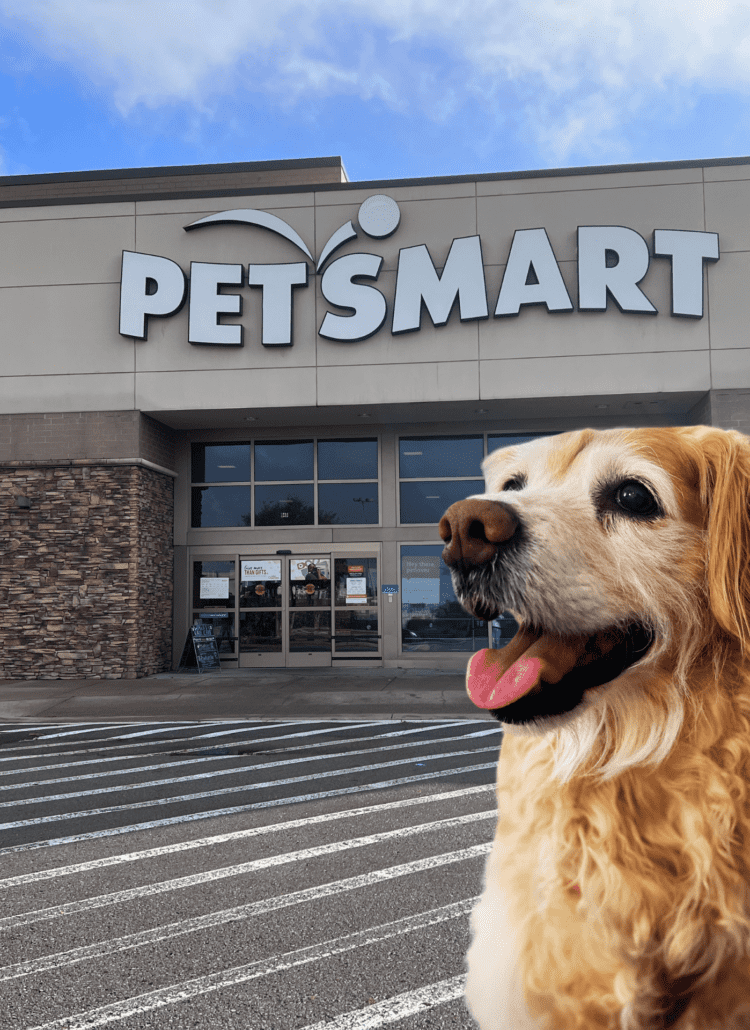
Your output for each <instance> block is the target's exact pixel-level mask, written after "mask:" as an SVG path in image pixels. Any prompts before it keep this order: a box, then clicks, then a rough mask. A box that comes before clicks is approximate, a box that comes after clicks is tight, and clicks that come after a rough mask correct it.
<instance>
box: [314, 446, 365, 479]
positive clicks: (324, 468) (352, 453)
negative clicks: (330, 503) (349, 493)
mask: <svg viewBox="0 0 750 1030" xmlns="http://www.w3.org/2000/svg"><path fill="white" fill-rule="evenodd" d="M300 478H302V477H300ZM377 478H378V441H377V440H318V479H377Z"/></svg>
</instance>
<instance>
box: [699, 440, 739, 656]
mask: <svg viewBox="0 0 750 1030" xmlns="http://www.w3.org/2000/svg"><path fill="white" fill-rule="evenodd" d="M691 430H692V431H688V432H689V433H690V436H691V437H692V439H693V442H694V443H696V444H697V445H698V447H697V452H698V453H695V454H694V457H695V459H696V461H697V464H698V469H699V476H700V493H701V502H702V503H703V505H704V508H707V510H708V526H707V528H708V565H707V570H706V577H707V585H708V599H709V604H710V607H711V611H712V613H713V615H714V618H715V619H716V621H717V622H718V624H719V625H720V626H721V628H722V629H723V630H725V631H726V632H727V633H729V634H731V635H732V636H733V637H735V638H737V639H738V640H739V641H740V642H741V644H742V646H743V648H750V438H748V437H747V436H745V435H743V434H742V433H738V432H737V431H736V430H734V429H730V430H723V429H716V428H712V427H708V426H695V427H691Z"/></svg>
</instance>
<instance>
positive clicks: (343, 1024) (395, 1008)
mask: <svg viewBox="0 0 750 1030" xmlns="http://www.w3.org/2000/svg"><path fill="white" fill-rule="evenodd" d="M465 985H466V974H465V973H462V974H461V975H460V976H453V977H451V978H450V979H449V980H441V981H440V982H439V983H436V984H428V985H427V986H426V987H420V988H418V990H415V991H405V992H404V993H403V994H397V995H396V996H395V998H386V999H385V1001H380V1002H378V1003H377V1004H376V1005H368V1006H367V1008H366V1009H356V1010H355V1011H353V1012H345V1013H344V1014H343V1015H341V1016H338V1017H337V1018H336V1019H331V1020H327V1021H326V1022H325V1023H311V1024H310V1025H309V1026H306V1027H303V1028H302V1030H377V1028H378V1027H381V1026H385V1025H386V1023H397V1022H398V1021H399V1020H401V1019H406V1018H407V1017H408V1016H416V1015H418V1013H420V1012H427V1011H429V1010H430V1009H434V1008H437V1006H438V1005H445V1004H446V1002H449V1001H455V1000H456V998H460V997H462V995H463V993H464V987H465Z"/></svg>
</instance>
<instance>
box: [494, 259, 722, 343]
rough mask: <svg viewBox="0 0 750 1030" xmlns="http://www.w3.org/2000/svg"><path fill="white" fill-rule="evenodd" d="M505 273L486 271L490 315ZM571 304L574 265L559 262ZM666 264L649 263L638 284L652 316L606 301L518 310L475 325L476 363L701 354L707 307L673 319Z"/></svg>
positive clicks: (706, 338)
mask: <svg viewBox="0 0 750 1030" xmlns="http://www.w3.org/2000/svg"><path fill="white" fill-rule="evenodd" d="M503 271H504V268H502V269H498V268H497V267H495V268H488V269H485V272H486V278H487V283H488V286H489V285H490V283H492V284H493V289H494V292H492V291H490V290H488V293H489V294H490V301H491V306H490V311H491V312H494V310H495V304H496V303H497V291H498V287H497V285H496V284H499V282H500V280H501V278H502V272H503ZM560 271H561V273H562V276H563V280H564V282H565V285H566V287H567V290H568V294H569V295H570V299H571V301H572V302H573V305H574V306H576V305H577V303H578V280H577V274H578V271H577V264H576V262H575V261H562V262H560ZM670 280H671V272H670V263H669V262H668V261H660V260H655V261H652V262H651V268H650V269H649V272H648V275H647V276H646V278H645V279H644V280H643V281H642V282H641V283H640V286H641V288H642V289H643V292H644V293H645V294H646V296H647V297H648V299H649V300H650V301H651V303H652V304H653V305H654V307H655V308H656V309H657V311H658V314H657V315H645V314H644V315H642V314H624V313H623V312H621V311H620V309H619V308H618V307H617V305H616V304H615V302H614V301H613V300H612V299H611V298H610V301H609V304H608V307H607V310H606V311H601V312H600V311H577V310H574V311H571V312H554V313H552V312H549V311H548V310H547V307H546V305H541V306H540V305H533V306H529V307H526V308H523V307H522V308H521V311H520V313H519V314H518V315H517V316H513V317H508V318H494V317H491V318H489V319H488V320H487V321H486V322H480V323H479V355H480V357H481V358H499V357H503V358H522V357H524V358H532V357H554V356H555V355H559V356H562V355H572V354H618V353H628V352H631V353H639V352H641V351H662V350H700V349H701V348H707V347H708V344H709V329H708V308H707V307H706V308H705V311H706V314H705V315H704V317H703V318H701V319H694V318H674V317H673V316H672V315H671V314H670V310H671V282H670Z"/></svg>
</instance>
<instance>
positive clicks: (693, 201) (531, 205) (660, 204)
mask: <svg viewBox="0 0 750 1030" xmlns="http://www.w3.org/2000/svg"><path fill="white" fill-rule="evenodd" d="M477 225H478V227H479V228H478V232H479V234H480V236H481V237H482V251H483V254H484V260H485V262H486V263H487V264H492V265H495V264H504V263H505V262H506V261H507V259H508V252H509V250H510V246H511V243H512V242H513V233H514V231H515V230H516V229H540V228H544V229H546V230H547V235H548V237H549V240H550V243H551V244H552V249H553V251H554V252H555V256H556V257H557V260H558V261H575V260H577V257H578V239H577V228H578V226H579V225H622V226H625V227H626V228H628V229H634V230H635V231H636V232H638V233H640V234H641V236H642V237H643V238H644V239H645V241H646V243H647V244H648V247H649V251H650V250H651V244H652V240H653V231H654V229H697V230H700V231H702V230H703V189H702V187H701V186H700V185H697V184H695V185H694V184H688V185H682V186H643V187H641V188H639V189H607V190H603V189H598V190H594V189H592V190H576V191H571V192H569V193H565V194H563V195H559V194H555V193H550V194H544V193H543V194H538V193H536V194H528V195H518V196H508V197H479V198H478V199H477ZM656 260H661V259H656Z"/></svg>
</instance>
